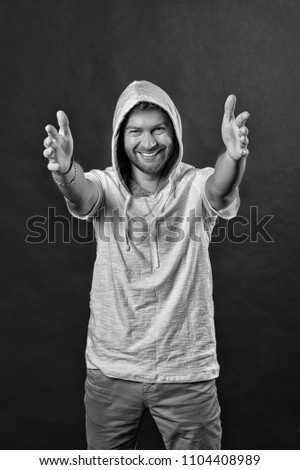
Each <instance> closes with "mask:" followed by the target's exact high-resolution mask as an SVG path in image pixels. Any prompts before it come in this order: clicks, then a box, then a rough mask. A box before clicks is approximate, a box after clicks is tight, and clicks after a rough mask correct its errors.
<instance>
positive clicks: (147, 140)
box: [142, 132, 156, 150]
mask: <svg viewBox="0 0 300 470" xmlns="http://www.w3.org/2000/svg"><path fill="white" fill-rule="evenodd" d="M142 146H143V148H144V149H145V150H150V149H152V148H153V147H156V140H155V138H154V136H153V134H151V132H145V133H144V135H143V139H142Z"/></svg>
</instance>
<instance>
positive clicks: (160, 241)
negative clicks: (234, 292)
mask: <svg viewBox="0 0 300 470" xmlns="http://www.w3.org/2000/svg"><path fill="white" fill-rule="evenodd" d="M141 101H143V102H144V101H147V102H151V103H155V104H158V105H159V106H160V107H161V108H163V109H164V110H165V111H166V112H167V113H168V115H169V117H170V119H171V121H172V124H173V127H174V131H175V136H176V146H175V148H176V152H175V153H174V155H173V158H172V159H171V160H170V164H169V168H168V171H167V173H166V177H165V178H164V180H163V182H162V184H160V185H159V187H158V189H157V191H156V192H155V193H154V194H151V195H146V196H140V195H138V196H135V195H134V194H132V193H131V192H130V191H129V189H128V186H127V184H126V178H125V174H126V164H128V162H126V157H125V156H124V152H122V141H121V139H120V136H121V134H122V131H120V129H121V130H122V126H121V125H122V122H123V121H124V118H125V117H126V115H127V114H128V112H129V111H130V110H131V109H132V108H133V107H134V106H135V105H136V104H137V103H139V102H141ZM182 155H183V145H182V128H181V121H180V116H179V113H178V111H177V109H176V107H175V105H174V103H173V102H172V100H171V99H170V97H169V96H168V95H167V94H166V93H165V92H164V91H163V90H162V89H161V88H159V87H158V86H156V85H154V84H152V83H150V82H146V81H134V82H133V83H131V84H130V85H129V86H128V87H127V88H126V89H125V90H124V92H123V93H122V94H121V96H120V98H119V100H118V102H117V105H116V110H115V114H114V118H113V136H112V166H111V167H109V168H106V169H105V170H104V171H101V170H92V171H90V172H87V173H85V176H86V178H88V179H90V180H92V181H93V182H94V183H95V184H96V186H97V188H98V190H99V198H98V201H97V203H96V205H95V206H94V207H93V209H92V211H91V212H90V213H89V214H88V215H86V216H84V217H83V216H80V215H79V214H76V213H74V212H73V211H72V210H70V209H69V210H70V212H71V213H72V214H73V215H74V216H76V217H79V218H83V219H87V220H92V222H93V225H94V230H95V235H96V240H97V254H96V260H95V265H94V271H93V280H92V287H91V292H90V320H89V325H88V337H87V346H86V362H87V367H88V368H92V369H101V370H102V372H103V373H104V374H105V375H107V376H109V377H116V378H120V379H126V380H134V381H140V382H195V381H202V380H209V379H212V378H216V377H217V376H218V373H219V365H218V362H217V357H216V339H215V328H214V305H213V297H212V272H211V264H210V259H209V253H208V247H209V242H210V239H211V233H212V230H213V227H214V225H215V222H216V218H217V216H221V217H223V218H226V219H229V218H231V217H234V216H235V215H236V213H237V210H238V207H239V197H238V193H237V195H236V197H235V199H234V200H233V202H232V203H231V204H230V206H228V207H227V208H226V209H224V210H222V211H216V210H215V209H214V208H213V207H212V206H211V205H210V203H209V201H208V200H207V198H206V196H205V183H206V180H207V178H208V177H209V176H210V175H211V174H212V173H213V171H214V170H213V169H212V168H203V169H197V168H195V167H193V166H191V165H188V164H185V163H183V162H182Z"/></svg>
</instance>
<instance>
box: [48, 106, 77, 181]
mask: <svg viewBox="0 0 300 470" xmlns="http://www.w3.org/2000/svg"><path fill="white" fill-rule="evenodd" d="M56 116H57V122H58V125H59V130H58V131H57V129H56V128H55V127H54V126H52V125H51V124H48V125H47V126H46V127H45V129H46V132H47V134H48V136H47V137H46V139H45V140H44V147H46V149H45V150H44V152H43V153H44V157H46V158H48V160H49V163H48V170H50V171H58V172H59V173H66V172H67V171H68V169H69V167H70V161H71V158H72V155H73V138H72V134H71V131H70V127H69V120H68V117H67V115H66V114H65V113H64V112H63V111H58V112H57V114H56Z"/></svg>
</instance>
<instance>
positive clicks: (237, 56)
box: [0, 0, 300, 449]
mask: <svg viewBox="0 0 300 470" xmlns="http://www.w3.org/2000/svg"><path fill="white" fill-rule="evenodd" d="M0 7H1V15H0V35H1V46H0V47H1V82H0V83H1V87H0V93H1V101H0V104H1V123H0V125H1V127H0V129H1V134H2V136H1V177H2V178H1V180H2V181H1V189H2V197H1V202H2V203H3V204H2V211H1V212H2V219H1V228H2V257H1V259H2V263H1V266H2V270H1V271H2V279H1V287H2V295H1V297H2V308H1V330H0V331H1V333H0V334H1V337H0V345H1V359H2V365H1V369H0V370H1V391H0V393H1V407H0V422H1V428H0V446H1V448H2V449H78V448H82V449H83V448H85V446H86V443H85V431H84V409H83V382H84V378H85V369H84V366H85V365H84V349H85V338H86V326H87V321H88V316H89V311H88V300H89V289H90V282H91V276H92V267H93V260H94V256H95V245H94V243H93V242H92V241H90V243H85V244H83V243H81V244H80V243H76V242H75V241H73V242H72V243H63V232H62V230H61V227H59V226H58V225H57V227H56V230H55V233H56V242H55V243H49V238H48V242H47V240H46V241H44V242H43V243H31V244H29V243H28V242H26V241H25V239H26V236H28V235H30V234H32V233H31V232H29V230H28V228H27V226H26V224H27V221H28V219H29V218H31V217H34V216H41V217H43V218H44V219H41V220H44V221H46V222H47V219H48V208H49V207H55V208H56V213H57V215H60V216H64V217H66V220H67V221H69V223H70V221H71V217H70V216H69V215H68V213H67V211H66V209H65V206H64V201H63V199H62V197H61V195H60V194H59V192H58V190H57V189H56V187H55V185H54V183H53V181H52V178H51V174H50V173H49V171H48V170H47V168H46V161H45V159H44V158H43V156H42V152H43V145H42V143H43V139H44V138H45V135H46V134H45V132H44V127H45V125H46V124H47V123H55V113H56V111H57V110H58V109H63V110H64V111H65V112H66V113H67V114H68V116H69V118H70V122H71V129H72V132H73V135H74V139H75V154H76V155H77V158H78V160H79V161H80V163H81V164H82V165H83V167H84V168H85V169H86V170H88V169H90V168H101V169H104V168H105V167H106V166H108V165H110V159H111V157H110V138H111V121H112V115H113V110H114V106H115V103H116V100H117V98H118V96H119V94H120V93H121V92H122V91H123V89H124V88H125V86H127V85H128V83H130V82H131V81H133V80H135V79H137V80H139V79H145V80H150V81H153V82H154V83H157V84H158V85H160V86H161V87H162V88H164V89H165V90H166V91H167V92H168V93H169V94H170V96H171V97H172V98H173V100H174V101H175V103H176V105H177V106H178V109H179V111H180V113H181V115H182V119H183V132H184V134H183V135H184V147H185V153H184V161H185V162H187V163H190V164H194V165H195V166H197V167H202V166H212V165H214V162H215V159H216V157H217V155H218V154H219V153H220V152H221V151H222V149H223V146H222V140H221V136H220V125H221V119H222V115H223V104H224V101H225V99H226V97H227V95H228V94H229V93H235V94H236V95H237V97H238V104H237V107H238V112H240V111H243V110H248V111H249V112H250V113H251V118H250V120H249V129H250V138H251V144H250V151H251V153H250V157H249V160H248V167H247V173H246V176H245V178H244V181H243V184H242V187H241V197H242V206H241V209H240V215H241V216H243V217H245V218H247V220H249V213H250V206H256V207H257V208H258V209H257V210H258V217H259V219H260V218H262V217H263V216H264V215H273V216H274V217H273V218H272V220H271V221H270V222H269V223H268V225H267V227H266V228H267V229H268V232H269V234H270V235H271V236H272V238H273V239H274V243H266V242H265V241H264V240H263V239H262V237H260V236H259V237H258V241H257V242H252V243H251V242H250V241H249V239H248V240H247V241H245V242H244V243H232V242H230V241H228V240H225V241H224V242H222V243H214V244H212V245H211V250H210V251H211V259H212V265H213V272H214V297H215V305H216V326H217V339H218V357H219V362H220V364H221V376H220V379H219V380H218V389H219V398H220V402H221V406H222V419H223V428H224V437H223V448H224V449H298V448H299V443H300V413H299V412H300V410H299V407H300V405H299V385H300V378H299V359H300V354H299V353H300V350H299V349H300V348H299V327H300V319H299V307H298V305H299V303H298V301H299V268H298V261H299V243H298V233H299V221H298V214H299V207H298V205H299V202H298V201H299V147H300V145H299V144H300V138H299V128H300V111H299V102H300V101H299V98H300V85H299V81H300V80H299V79H300V62H299V57H300V28H299V24H300V3H299V2H298V1H297V0H294V1H292V0H284V1H283V0H274V1H272V2H269V1H267V0H261V1H258V0H252V1H251V2H249V1H244V0H240V1H238V0H228V1H222V0H219V1H217V0H215V1H214V0H185V1H183V0H164V1H161V0H160V1H157V0H151V1H147V0H143V1H142V0H122V1H120V0H84V1H83V0H73V1H71V0H70V1H66V0H52V1H51V2H49V1H44V0H36V1H33V0H30V1H28V0H27V1H26V2H23V1H19V2H18V1H11V0H6V1H3V0H2V1H1V2H0ZM31 220H32V219H31ZM50 222H51V221H50ZM64 223H65V224H66V222H64ZM67 223H68V222H67ZM221 224H223V226H224V223H223V222H221ZM251 227H252V228H251ZM251 227H250V225H247V226H245V227H244V232H245V233H246V234H248V235H250V234H251V233H252V234H253V235H255V227H253V225H252V226H251ZM78 228H79V229H80V231H81V233H82V234H84V233H85V230H86V225H85V223H81V222H80V223H79V224H78V223H76V224H75V229H76V230H77V229H78ZM65 229H66V227H65ZM77 231H78V230H77ZM241 232H242V226H241V225H239V226H238V227H237V233H239V234H240V233H241ZM45 233H46V232H45ZM53 234H54V230H53V223H52V226H51V223H50V227H49V230H47V235H48V236H49V237H51V236H53ZM89 234H90V238H89V240H91V238H92V237H91V231H90V232H89ZM50 240H51V238H50ZM153 428H154V429H153ZM139 447H140V448H144V449H146V448H148V449H149V448H150V449H151V448H162V441H161V438H160V436H159V434H158V433H157V431H156V430H155V427H154V423H153V422H152V421H151V419H150V417H149V416H148V417H147V418H146V421H145V422H144V425H143V434H142V437H141V439H140V442H139Z"/></svg>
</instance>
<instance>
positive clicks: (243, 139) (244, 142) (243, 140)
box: [240, 135, 249, 147]
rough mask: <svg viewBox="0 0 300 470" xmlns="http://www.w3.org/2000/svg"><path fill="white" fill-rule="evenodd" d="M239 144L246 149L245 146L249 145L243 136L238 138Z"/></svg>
mask: <svg viewBox="0 0 300 470" xmlns="http://www.w3.org/2000/svg"><path fill="white" fill-rule="evenodd" d="M240 142H241V145H242V146H243V147H247V145H248V144H249V139H248V138H247V137H246V136H245V135H243V136H242V137H241V138H240Z"/></svg>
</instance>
